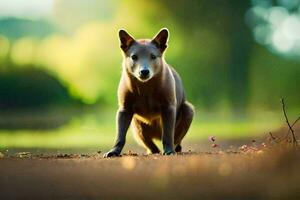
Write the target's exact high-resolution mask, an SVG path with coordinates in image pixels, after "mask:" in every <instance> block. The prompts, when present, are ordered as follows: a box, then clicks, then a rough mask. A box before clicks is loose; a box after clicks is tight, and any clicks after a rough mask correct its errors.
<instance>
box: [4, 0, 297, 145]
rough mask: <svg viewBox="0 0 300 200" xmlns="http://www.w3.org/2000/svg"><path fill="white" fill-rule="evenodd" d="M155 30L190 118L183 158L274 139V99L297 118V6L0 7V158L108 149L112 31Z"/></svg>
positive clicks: (70, 1) (50, 1) (116, 0)
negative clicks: (225, 144) (233, 142)
mask: <svg viewBox="0 0 300 200" xmlns="http://www.w3.org/2000/svg"><path fill="white" fill-rule="evenodd" d="M162 27H167V28H168V29H169V30H170V40H169V48H168V49H167V51H166V60H167V62H168V63H169V64H171V65H173V66H174V67H175V68H176V70H177V71H178V72H179V73H180V74H181V76H182V79H183V82H184V86H185V89H186V93H187V96H188V100H189V101H190V102H192V103H193V104H194V105H195V107H196V112H197V114H196V117H195V120H194V122H193V124H192V127H191V129H190V131H189V133H188V135H187V137H186V139H185V142H186V143H189V144H193V145H194V146H191V148H192V147H193V148H198V146H197V145H198V141H207V137H208V136H211V135H213V136H216V137H217V138H221V139H222V138H224V139H237V140H238V139H243V138H253V137H258V136H261V135H263V134H266V133H268V132H269V131H273V130H276V129H278V128H280V127H281V126H283V125H284V118H283V116H282V113H281V105H280V98H281V97H284V98H285V100H286V104H287V111H288V114H289V116H290V118H291V119H294V118H296V116H297V114H299V111H300V104H299V102H300V92H299V86H300V0H252V1H251V0H248V1H246V0H244V1H240V0H229V1H210V0H199V1H194V0H189V1H182V0H164V1H159V0H152V1H138V0H87V1H84V0H43V1H40V0H26V1H23V0H1V1H0V149H8V150H10V149H20V148H29V149H55V150H58V149H81V148H83V149H90V150H95V149H97V150H106V149H108V148H109V147H110V146H111V145H112V144H113V140H114V135H115V112H116V110H117V98H116V90H117V85H118V81H119V78H120V74H121V61H122V56H121V51H120V48H119V41H118V36H117V32H118V29H120V28H124V29H126V30H127V31H128V32H129V33H131V34H132V35H133V36H134V37H136V38H151V37H153V36H154V35H155V34H156V33H157V31H158V30H159V29H161V28H162ZM127 138H128V143H129V144H130V145H134V144H135V142H133V139H132V135H131V134H128V137H127ZM130 145H127V146H130ZM127 148H128V147H127Z"/></svg>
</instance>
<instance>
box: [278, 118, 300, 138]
mask: <svg viewBox="0 0 300 200" xmlns="http://www.w3.org/2000/svg"><path fill="white" fill-rule="evenodd" d="M299 119H300V117H298V118H297V119H296V120H295V121H294V123H293V124H292V126H291V127H292V128H293V127H294V126H295V125H296V124H297V122H298V121H299ZM289 133H290V129H289V130H288V131H287V132H286V134H285V136H283V137H281V138H280V140H282V139H285V138H287V137H288V136H289Z"/></svg>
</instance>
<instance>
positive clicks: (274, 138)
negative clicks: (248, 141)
mask: <svg viewBox="0 0 300 200" xmlns="http://www.w3.org/2000/svg"><path fill="white" fill-rule="evenodd" d="M269 135H270V138H271V139H272V141H274V142H276V143H277V141H276V137H275V136H274V135H273V134H272V133H271V132H269Z"/></svg>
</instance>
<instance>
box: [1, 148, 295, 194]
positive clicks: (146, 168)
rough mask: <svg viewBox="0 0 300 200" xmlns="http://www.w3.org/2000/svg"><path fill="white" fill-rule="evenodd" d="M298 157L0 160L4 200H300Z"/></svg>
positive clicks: (272, 154)
mask: <svg viewBox="0 0 300 200" xmlns="http://www.w3.org/2000/svg"><path fill="white" fill-rule="evenodd" d="M299 169H300V152H299V151H298V152H295V151H293V152H284V153H283V152H277V151H271V152H259V153H251V154H246V155H245V154H241V153H237V154H233V153H224V154H223V153H221V154H208V153H187V154H185V155H177V156H169V157H166V156H160V155H152V156H123V157H120V158H112V159H103V158H101V155H85V156H72V155H59V156H57V155H56V156H50V157H47V156H36V157H31V158H15V157H10V158H2V159H0V199H3V200H4V199H5V200H6V199H72V200H74V199H136V198H139V199H300V171H299Z"/></svg>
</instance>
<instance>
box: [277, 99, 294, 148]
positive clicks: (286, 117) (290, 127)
mask: <svg viewBox="0 0 300 200" xmlns="http://www.w3.org/2000/svg"><path fill="white" fill-rule="evenodd" d="M281 105H282V111H283V114H284V117H285V121H286V123H287V125H288V127H289V132H291V134H292V138H293V140H292V143H293V145H294V146H297V145H298V142H297V139H296V136H295V132H294V130H293V127H292V126H291V124H290V122H289V119H288V116H287V113H286V110H285V104H284V99H283V98H282V99H281ZM297 121H298V119H297V120H296V121H295V122H294V123H293V125H294V124H295V123H297Z"/></svg>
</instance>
